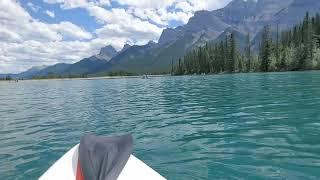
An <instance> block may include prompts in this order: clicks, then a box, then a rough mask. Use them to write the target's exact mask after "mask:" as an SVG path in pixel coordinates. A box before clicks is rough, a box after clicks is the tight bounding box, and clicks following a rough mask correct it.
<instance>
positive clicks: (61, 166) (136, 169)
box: [39, 144, 165, 180]
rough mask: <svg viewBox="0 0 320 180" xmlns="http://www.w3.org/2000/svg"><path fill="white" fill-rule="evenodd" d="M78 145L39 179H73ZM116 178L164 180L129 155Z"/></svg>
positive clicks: (75, 170) (123, 179) (124, 179)
mask: <svg viewBox="0 0 320 180" xmlns="http://www.w3.org/2000/svg"><path fill="white" fill-rule="evenodd" d="M78 147H79V144H78V145H76V146H74V147H73V148H72V149H70V150H69V151H68V152H67V153H66V154H64V155H63V156H62V157H61V158H60V159H59V160H58V161H57V162H55V163H54V164H53V165H52V166H51V167H50V168H49V169H48V170H47V171H46V172H45V173H44V174H43V175H42V176H41V177H40V178H39V180H57V179H59V180H64V179H66V180H75V179H76V173H77V163H78ZM118 180H165V178H164V177H162V176H161V175H160V174H159V173H157V172H156V171H154V170H153V169H152V168H150V167H149V166H148V165H146V164H145V163H143V162H142V161H140V160H139V159H138V158H136V157H134V156H133V155H130V157H129V159H128V162H127V164H126V165H125V167H124V168H123V170H122V172H121V173H120V175H119V177H118Z"/></svg>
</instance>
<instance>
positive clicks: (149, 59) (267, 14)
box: [107, 0, 320, 72]
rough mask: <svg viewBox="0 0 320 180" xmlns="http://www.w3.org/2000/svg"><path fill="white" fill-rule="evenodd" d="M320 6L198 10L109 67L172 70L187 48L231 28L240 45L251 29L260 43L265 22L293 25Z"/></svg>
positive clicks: (263, 3)
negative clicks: (180, 23)
mask: <svg viewBox="0 0 320 180" xmlns="http://www.w3.org/2000/svg"><path fill="white" fill-rule="evenodd" d="M319 8H320V1H319V0H286V1H279V0H233V1H231V2H230V3H229V4H228V5H227V6H226V7H224V8H221V9H218V10H214V11H198V12H196V13H195V14H194V16H193V17H191V18H190V20H189V21H188V23H187V24H186V25H183V26H179V27H177V28H167V29H165V30H163V32H162V34H161V36H160V38H159V41H158V43H156V44H153V45H152V46H150V45H144V46H133V47H130V48H129V49H128V50H127V51H126V52H124V53H120V54H118V55H116V56H115V57H113V58H112V59H111V60H110V62H113V66H112V67H111V68H109V69H108V70H107V71H118V70H124V71H128V72H163V71H167V72H168V71H169V69H170V65H171V61H172V59H173V60H174V61H176V60H177V59H178V58H179V57H182V56H183V55H184V54H185V53H186V52H187V51H190V50H191V49H193V48H196V47H198V46H202V45H204V44H205V43H206V42H210V41H213V42H214V41H217V40H219V39H222V38H224V37H225V35H226V34H228V33H231V31H234V32H235V34H236V39H237V41H238V44H239V46H240V48H243V47H244V42H245V41H244V40H245V36H246V35H247V34H248V33H250V36H251V39H252V40H254V41H255V42H254V46H255V47H256V46H258V40H259V36H260V35H261V30H262V28H263V27H264V26H265V25H272V26H273V27H276V25H279V27H280V29H282V30H283V29H285V28H290V27H292V26H293V25H294V24H297V23H299V22H300V21H301V20H302V19H303V17H304V16H305V13H306V12H307V11H310V12H311V13H314V12H317V11H319ZM273 31H274V30H273ZM115 62H116V63H115Z"/></svg>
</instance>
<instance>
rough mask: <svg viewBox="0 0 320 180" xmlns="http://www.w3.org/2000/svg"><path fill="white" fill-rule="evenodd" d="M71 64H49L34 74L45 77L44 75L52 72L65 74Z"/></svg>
mask: <svg viewBox="0 0 320 180" xmlns="http://www.w3.org/2000/svg"><path fill="white" fill-rule="evenodd" d="M70 66H71V64H66V63H58V64H55V65H52V66H49V67H47V68H45V69H42V70H41V71H39V72H38V73H36V74H35V75H34V76H38V77H43V76H48V75H50V74H55V75H61V74H63V73H64V72H65V71H66V70H67V69H68V68H69V67H70Z"/></svg>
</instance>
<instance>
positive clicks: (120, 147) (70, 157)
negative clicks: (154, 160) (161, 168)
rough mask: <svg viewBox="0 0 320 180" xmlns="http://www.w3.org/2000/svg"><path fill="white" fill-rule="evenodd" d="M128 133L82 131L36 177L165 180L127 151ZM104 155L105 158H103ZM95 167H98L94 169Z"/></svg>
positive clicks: (48, 179) (129, 145)
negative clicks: (76, 140)
mask: <svg viewBox="0 0 320 180" xmlns="http://www.w3.org/2000/svg"><path fill="white" fill-rule="evenodd" d="M132 144H133V143H132V136H131V135H125V136H118V137H98V136H94V135H86V136H84V137H83V138H82V139H81V142H80V144H77V145H76V146H74V147H73V148H71V149H70V150H69V151H68V152H67V153H66V154H64V155H63V156H62V157H61V158H60V159H59V160H58V161H57V162H56V163H54V164H53V165H52V166H51V167H50V168H49V169H48V170H47V171H46V172H45V173H44V174H43V175H42V176H41V177H40V178H39V180H56V179H68V180H86V179H95V178H93V177H102V178H101V179H110V180H116V179H117V180H131V179H139V180H148V179H150V180H151V179H152V180H165V178H164V177H162V176H161V175H160V174H159V173H157V172H156V171H154V170H153V169H152V168H150V167H149V166H148V165H146V164H145V163H143V162H142V161H141V160H139V159H138V158H136V157H135V156H133V155H132V154H131V152H132ZM106 157H107V158H106ZM96 169H99V171H95V170H96Z"/></svg>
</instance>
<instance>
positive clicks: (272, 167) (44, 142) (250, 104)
mask: <svg viewBox="0 0 320 180" xmlns="http://www.w3.org/2000/svg"><path fill="white" fill-rule="evenodd" d="M319 109H320V72H298V73H269V74H236V75H216V76H184V77H160V78H150V79H112V80H71V81H69V80H65V81H61V80H60V81H20V82H19V83H10V82H0V179H30V178H32V179H34V178H37V177H39V176H40V175H41V174H42V173H43V172H44V171H45V170H46V169H47V168H48V167H49V166H50V165H51V164H52V163H54V162H55V160H57V159H58V158H59V157H60V156H61V155H63V154H64V153H65V152H66V151H67V150H68V149H69V148H71V147H72V146H73V145H74V144H76V143H78V142H79V139H80V137H81V136H82V135H83V134H84V133H87V132H92V133H95V134H98V135H111V134H121V133H132V134H133V136H134V140H135V145H134V147H135V150H134V154H135V155H137V156H138V157H139V158H140V159H142V160H143V161H145V162H146V163H147V164H149V165H150V166H152V167H153V168H154V169H156V170H157V171H159V172H160V173H161V174H162V175H164V176H165V177H167V178H168V179H259V178H266V179H272V178H274V179H317V177H319V176H320V171H319V169H320V139H319V137H320V112H319Z"/></svg>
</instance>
